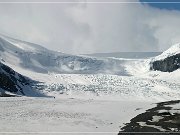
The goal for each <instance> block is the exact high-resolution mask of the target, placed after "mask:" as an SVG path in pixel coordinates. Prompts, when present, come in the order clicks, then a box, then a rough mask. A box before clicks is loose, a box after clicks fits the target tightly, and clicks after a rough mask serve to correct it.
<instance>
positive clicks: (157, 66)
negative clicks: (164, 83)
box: [150, 54, 180, 72]
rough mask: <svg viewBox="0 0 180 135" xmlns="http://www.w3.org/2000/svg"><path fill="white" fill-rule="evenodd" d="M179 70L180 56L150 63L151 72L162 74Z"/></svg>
mask: <svg viewBox="0 0 180 135" xmlns="http://www.w3.org/2000/svg"><path fill="white" fill-rule="evenodd" d="M178 68H180V54H176V55H173V56H169V57H167V58H165V59H163V60H158V61H154V62H152V63H151V67H150V69H151V70H158V71H162V72H173V71H175V70H177V69H178Z"/></svg>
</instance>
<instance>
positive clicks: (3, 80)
mask: <svg viewBox="0 0 180 135" xmlns="http://www.w3.org/2000/svg"><path fill="white" fill-rule="evenodd" d="M36 83H37V82H35V81H33V80H31V79H29V78H27V77H24V76H22V75H21V74H19V73H17V72H15V71H14V70H13V69H11V68H10V67H8V66H6V65H4V64H2V63H1V62H0V93H1V95H3V94H5V93H6V92H10V93H14V94H18V95H26V96H40V95H41V94H40V93H39V92H37V91H34V90H33V88H32V86H33V85H35V84H36Z"/></svg>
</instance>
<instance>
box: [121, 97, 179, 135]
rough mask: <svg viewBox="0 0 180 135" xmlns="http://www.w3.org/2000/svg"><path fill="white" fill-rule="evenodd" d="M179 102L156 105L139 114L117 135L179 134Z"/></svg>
mask: <svg viewBox="0 0 180 135" xmlns="http://www.w3.org/2000/svg"><path fill="white" fill-rule="evenodd" d="M179 104H180V100H176V101H167V102H161V103H157V106H156V107H154V108H152V109H149V110H147V111H146V112H145V113H142V114H139V115H137V116H136V117H134V118H133V119H131V121H130V123H127V124H125V126H124V127H122V128H121V131H120V132H119V134H118V135H124V134H127V135H131V134H133V135H141V134H149V135H155V134H158V135H164V134H167V133H168V132H171V133H170V134H179V132H180V106H179V108H173V107H172V105H177V106H178V105H179ZM172 112H173V113H172Z"/></svg>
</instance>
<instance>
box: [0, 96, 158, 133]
mask: <svg viewBox="0 0 180 135" xmlns="http://www.w3.org/2000/svg"><path fill="white" fill-rule="evenodd" d="M0 106H1V109H0V116H1V121H0V131H1V132H2V133H4V132H6V134H8V133H9V132H13V133H14V134H15V133H17V134H18V133H24V134H28V132H29V134H32V133H33V134H38V133H42V132H44V133H45V134H53V133H56V134H60V133H61V134H68V135H69V134H75V133H76V134H77V135H78V134H82V135H87V134H93V135H98V134H103V135H104V134H105V135H109V134H112V135H117V133H118V132H119V130H120V126H123V125H124V124H123V123H126V122H129V120H130V119H131V118H132V117H134V116H135V115H137V114H139V113H142V112H144V111H145V110H146V109H148V108H150V107H153V106H154V104H152V102H144V101H143V102H142V101H109V100H93V99H89V100H87V99H86V100H83V99H68V98H64V99H63V98H62V99H54V98H27V97H18V98H17V97H14V98H0ZM1 132H0V133H1ZM9 134H10V133H9Z"/></svg>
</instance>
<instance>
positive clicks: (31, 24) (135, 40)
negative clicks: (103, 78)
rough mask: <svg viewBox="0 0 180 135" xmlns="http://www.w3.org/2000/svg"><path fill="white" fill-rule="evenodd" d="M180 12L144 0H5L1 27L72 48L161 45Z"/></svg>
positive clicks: (176, 38) (174, 38) (170, 38)
mask: <svg viewBox="0 0 180 135" xmlns="http://www.w3.org/2000/svg"><path fill="white" fill-rule="evenodd" d="M179 18H180V12H179V11H168V10H160V9H155V8H152V7H149V6H147V5H142V4H140V3H138V4H0V26H1V27H0V32H1V33H4V34H6V35H9V36H12V37H15V38H19V39H21V40H27V41H30V42H34V43H38V44H41V45H43V46H45V47H47V48H50V49H53V50H59V51H62V52H66V53H94V52H119V51H159V50H165V49H167V48H168V47H169V46H170V45H171V44H172V43H175V42H180V31H179V30H178V27H179V24H180V19H179Z"/></svg>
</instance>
